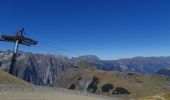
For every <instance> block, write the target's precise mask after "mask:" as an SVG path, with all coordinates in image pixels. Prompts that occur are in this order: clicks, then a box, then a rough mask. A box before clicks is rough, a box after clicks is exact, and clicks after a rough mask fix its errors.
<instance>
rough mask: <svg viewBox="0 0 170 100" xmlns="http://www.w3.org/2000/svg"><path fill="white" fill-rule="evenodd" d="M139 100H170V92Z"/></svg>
mask: <svg viewBox="0 0 170 100" xmlns="http://www.w3.org/2000/svg"><path fill="white" fill-rule="evenodd" d="M138 100H170V92H168V93H161V94H158V95H154V96H148V97H144V98H140V99H138Z"/></svg>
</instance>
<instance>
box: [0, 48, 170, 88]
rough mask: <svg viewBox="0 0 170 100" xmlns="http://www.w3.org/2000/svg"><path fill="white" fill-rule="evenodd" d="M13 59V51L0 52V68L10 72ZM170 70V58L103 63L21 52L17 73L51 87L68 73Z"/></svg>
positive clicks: (88, 58) (89, 58)
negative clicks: (71, 71)
mask: <svg viewBox="0 0 170 100" xmlns="http://www.w3.org/2000/svg"><path fill="white" fill-rule="evenodd" d="M11 56H12V52H11V51H0V69H3V70H6V71H7V70H8V68H9V64H10V60H11ZM167 68H170V57H135V58H129V59H119V60H100V59H99V58H98V57H97V56H94V55H85V56H80V57H74V58H68V57H65V56H61V55H50V54H33V53H30V52H19V54H18V58H17V64H16V66H15V70H16V71H15V73H13V74H15V75H16V76H17V77H19V78H21V79H24V80H26V81H28V82H30V83H33V84H35V85H44V86H49V85H52V84H53V82H55V81H56V80H57V79H58V78H60V76H62V75H63V74H65V72H66V71H68V70H79V69H90V70H103V71H110V72H115V71H116V72H138V73H142V74H149V75H152V74H155V73H156V72H157V71H159V70H161V69H167Z"/></svg>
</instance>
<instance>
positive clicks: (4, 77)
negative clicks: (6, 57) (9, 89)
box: [0, 70, 32, 87]
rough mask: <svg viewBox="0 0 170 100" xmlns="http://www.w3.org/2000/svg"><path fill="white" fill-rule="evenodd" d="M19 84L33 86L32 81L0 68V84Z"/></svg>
mask: <svg viewBox="0 0 170 100" xmlns="http://www.w3.org/2000/svg"><path fill="white" fill-rule="evenodd" d="M3 84H4V85H18V86H23V87H30V86H32V85H31V84H30V83H28V82H26V81H24V80H21V79H18V78H16V77H15V76H12V75H10V74H8V73H6V72H4V71H1V70H0V85H3Z"/></svg>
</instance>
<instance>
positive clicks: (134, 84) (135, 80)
mask: <svg viewBox="0 0 170 100" xmlns="http://www.w3.org/2000/svg"><path fill="white" fill-rule="evenodd" d="M94 77H96V80H97V81H96V83H95V82H94ZM169 81H170V78H168V77H161V76H146V75H142V74H138V73H133V72H127V73H118V72H114V73H113V72H105V71H95V70H90V71H89V70H81V71H75V72H73V71H68V72H66V73H65V74H63V76H61V77H60V79H59V80H58V81H57V82H56V83H55V84H54V86H58V87H63V88H69V89H73V90H82V91H86V90H87V91H89V92H92V93H95V94H100V95H101V94H102V95H109V96H117V97H122V98H127V97H128V98H137V97H144V96H149V95H154V94H158V93H161V92H165V91H170V88H169V85H170V83H169ZM91 83H94V84H93V86H92V88H91V89H89V87H90V84H91ZM95 84H96V90H95ZM104 86H105V88H103V87H104ZM118 87H119V89H123V90H122V91H123V92H122V93H120V94H121V95H118V94H116V93H115V94H113V91H114V90H115V89H116V88H117V89H118ZM93 90H95V91H93ZM114 92H117V91H114Z"/></svg>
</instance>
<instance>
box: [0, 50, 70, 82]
mask: <svg viewBox="0 0 170 100" xmlns="http://www.w3.org/2000/svg"><path fill="white" fill-rule="evenodd" d="M11 56H12V54H11V52H9V51H8V52H4V53H0V68H1V69H4V68H8V67H9V64H10V58H11ZM69 66H71V62H70V60H69V59H68V58H67V57H63V56H52V55H41V54H32V53H23V52H22V53H19V55H18V59H17V64H16V67H15V70H16V72H15V73H14V74H16V75H17V76H18V77H19V78H21V79H24V80H26V81H28V82H30V83H33V84H36V85H50V84H52V83H53V81H54V80H56V79H57V76H58V75H60V74H61V73H62V72H63V71H64V70H66V69H67V68H68V67H69Z"/></svg>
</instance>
